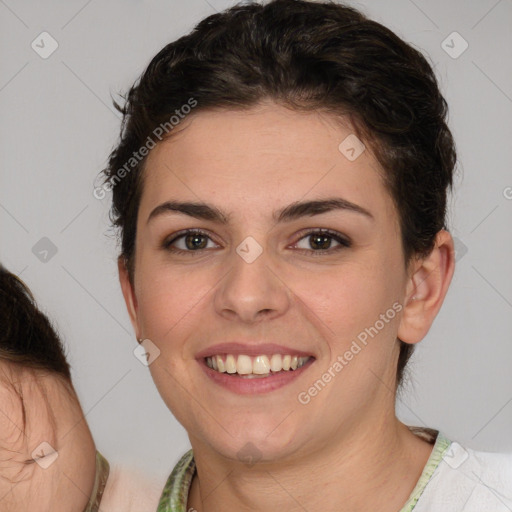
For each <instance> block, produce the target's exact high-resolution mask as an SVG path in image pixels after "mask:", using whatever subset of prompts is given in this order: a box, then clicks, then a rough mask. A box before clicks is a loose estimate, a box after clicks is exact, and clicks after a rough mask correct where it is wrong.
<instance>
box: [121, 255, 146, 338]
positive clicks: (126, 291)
mask: <svg viewBox="0 0 512 512" xmlns="http://www.w3.org/2000/svg"><path fill="white" fill-rule="evenodd" d="M117 268H118V271H119V282H120V283H121V290H122V291H123V297H124V301H125V303H126V309H127V310H128V315H129V316H130V321H131V323H132V326H133V330H134V331H135V335H136V336H137V340H140V338H141V335H140V329H139V322H138V318H137V312H138V305H137V297H136V296H135V290H134V289H133V285H132V283H131V281H130V277H129V273H128V269H127V268H126V261H125V258H124V257H123V256H119V258H118V259H117Z"/></svg>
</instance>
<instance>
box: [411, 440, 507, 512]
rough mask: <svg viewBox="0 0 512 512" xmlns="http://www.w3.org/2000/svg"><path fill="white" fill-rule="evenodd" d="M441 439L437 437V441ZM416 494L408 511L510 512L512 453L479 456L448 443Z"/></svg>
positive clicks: (457, 444)
mask: <svg viewBox="0 0 512 512" xmlns="http://www.w3.org/2000/svg"><path fill="white" fill-rule="evenodd" d="M443 438H444V436H442V435H441V436H438V439H437V441H438V442H441V441H442V439H443ZM444 439H446V438H444ZM436 444H437V442H436ZM434 451H435V449H434ZM420 480H421V479H420ZM422 483H423V482H422ZM418 484H420V482H418ZM421 487H423V489H422V490H421ZM419 490H420V495H419V500H418V501H417V503H416V505H414V504H412V508H410V509H408V510H411V511H412V510H413V511H414V512H459V511H461V512H512V452H511V453H492V452H481V451H476V450H472V449H470V448H464V447H463V446H461V445H460V444H459V443H457V442H456V441H451V442H449V443H448V444H447V446H445V447H444V450H443V452H442V458H441V460H440V461H439V463H438V464H437V467H436V468H435V470H434V472H433V473H432V475H431V476H430V478H428V480H427V481H426V484H424V485H423V486H421V484H420V489H419ZM413 494H414V493H413ZM404 510H407V509H406V508H404Z"/></svg>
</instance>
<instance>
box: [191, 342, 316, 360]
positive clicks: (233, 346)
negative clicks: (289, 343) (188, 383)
mask: <svg viewBox="0 0 512 512" xmlns="http://www.w3.org/2000/svg"><path fill="white" fill-rule="evenodd" d="M217 354H233V355H235V354H245V355H248V356H253V357H255V356H261V355H268V354H282V355H287V354H290V355H291V356H297V357H308V356H311V357H314V356H313V354H312V353H310V352H305V351H303V350H297V349H295V348H292V347H286V346H284V345H278V344H276V343H257V342H255V343H251V344H247V343H240V342H228V343H219V344H217V345H211V346H210V347H208V348H205V349H204V350H201V352H198V353H197V355H196V358H197V359H200V358H202V357H211V356H214V355H217Z"/></svg>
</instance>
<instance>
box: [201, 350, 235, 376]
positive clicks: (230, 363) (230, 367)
mask: <svg viewBox="0 0 512 512" xmlns="http://www.w3.org/2000/svg"><path fill="white" fill-rule="evenodd" d="M208 359H209V358H208ZM224 366H225V367H226V372H228V373H236V361H235V356H233V355H232V354H229V355H228V356H227V357H226V363H225V364H224Z"/></svg>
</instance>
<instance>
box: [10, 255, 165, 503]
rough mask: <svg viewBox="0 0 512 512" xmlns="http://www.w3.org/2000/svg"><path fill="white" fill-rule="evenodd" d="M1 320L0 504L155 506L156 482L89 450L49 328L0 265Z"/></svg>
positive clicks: (88, 438) (25, 291)
mask: <svg viewBox="0 0 512 512" xmlns="http://www.w3.org/2000/svg"><path fill="white" fill-rule="evenodd" d="M0 325H2V333H1V334H0V461H1V462H0V510H2V512H25V511H27V510H34V511H36V510H37V511H41V512H46V511H51V512H75V511H76V512H96V511H98V510H101V511H102V512H117V511H119V512H120V511H123V512H126V511H129V510H133V511H137V512H140V511H148V512H149V511H154V510H155V508H156V505H157V502H158V497H159V494H160V490H159V489H158V487H157V486H156V485H155V482H150V481H148V480H147V479H145V478H143V477H142V475H140V474H139V473H137V472H135V471H132V470H127V469H126V468H119V467H114V468H112V471H111V468H110V465H109V463H108V461H107V460H106V459H105V458H104V457H103V456H102V455H101V453H100V452H99V451H97V450H96V447H95V444H94V441H93V438H92V436H91V432H90V430H89V427H88V425H87V421H86V420H85V416H84V414H83V411H82V408H81V407H80V402H79V400H78V396H77V394H76V392H75V389H74V387H73V384H72V382H71V373H70V367H69V364H68V362H67V361H66V357H65V355H64V351H63V346H62V343H61V341H60V339H59V337H58V335H57V333H56V331H55V330H54V328H53V326H52V325H51V322H50V321H49V319H48V318H47V317H46V316H45V314H44V313H43V312H42V311H41V310H40V309H39V308H38V307H37V305H36V303H35V300H34V297H33V295H32V293H31V292H30V290H29V288H28V287H27V286H26V285H25V284H24V283H23V282H22V281H21V280H20V279H19V278H18V277H17V276H15V275H14V274H11V273H10V272H9V271H7V270H6V269H5V268H4V267H3V266H1V265H0ZM100 503H101V508H100Z"/></svg>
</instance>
